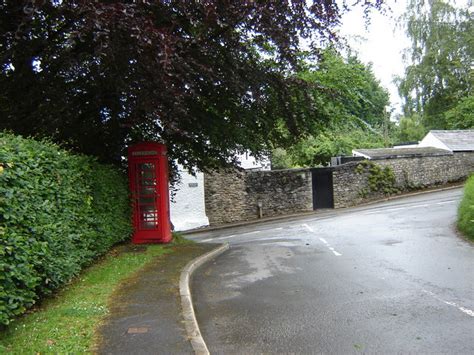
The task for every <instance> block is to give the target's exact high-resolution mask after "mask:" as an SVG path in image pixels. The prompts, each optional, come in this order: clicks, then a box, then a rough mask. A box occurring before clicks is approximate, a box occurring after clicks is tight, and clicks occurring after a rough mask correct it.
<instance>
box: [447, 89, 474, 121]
mask: <svg viewBox="0 0 474 355" xmlns="http://www.w3.org/2000/svg"><path fill="white" fill-rule="evenodd" d="M445 117H446V125H447V127H448V128H450V129H469V128H474V96H467V97H464V98H462V99H461V100H459V102H458V104H457V105H456V106H454V107H453V108H452V109H450V110H449V111H447V112H446V114H445Z"/></svg>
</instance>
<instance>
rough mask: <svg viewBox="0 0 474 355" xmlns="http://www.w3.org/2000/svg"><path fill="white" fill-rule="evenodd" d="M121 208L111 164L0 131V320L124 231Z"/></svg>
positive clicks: (125, 205) (121, 183)
mask: <svg viewBox="0 0 474 355" xmlns="http://www.w3.org/2000/svg"><path fill="white" fill-rule="evenodd" d="M129 212H130V211H129V201H128V189H127V184H126V179H125V178H124V176H123V175H122V174H121V173H120V172H119V171H117V170H116V169H115V168H113V167H110V166H104V165H101V164H99V163H97V162H96V161H95V160H94V159H93V158H91V157H87V156H83V155H76V154H72V153H69V152H67V151H65V150H63V149H61V148H59V147H58V146H56V145H54V144H52V143H50V142H46V141H42V142H38V141H35V140H32V139H24V138H22V137H18V136H14V135H12V134H8V133H0V325H2V324H3V325H6V324H8V323H9V322H10V320H11V319H12V318H13V317H15V316H18V315H21V314H22V313H24V312H25V311H26V309H28V308H29V307H31V306H32V305H33V304H34V303H35V302H36V301H37V300H38V299H39V298H40V297H42V296H43V295H46V294H49V293H51V292H52V291H53V290H54V289H57V288H58V287H59V286H61V285H64V284H65V283H67V282H68V281H69V280H71V278H73V277H74V276H75V275H77V274H78V273H79V271H80V270H81V269H82V268H83V267H84V266H86V265H88V264H89V263H90V262H91V261H92V260H93V259H94V258H95V257H97V256H99V255H101V254H103V253H104V252H105V251H107V250H108V249H109V248H110V247H111V246H112V245H113V244H115V243H117V242H119V241H122V240H124V239H126V238H128V237H129V235H130V231H131V226H130V213H129Z"/></svg>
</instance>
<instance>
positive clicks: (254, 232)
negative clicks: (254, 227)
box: [239, 231, 261, 236]
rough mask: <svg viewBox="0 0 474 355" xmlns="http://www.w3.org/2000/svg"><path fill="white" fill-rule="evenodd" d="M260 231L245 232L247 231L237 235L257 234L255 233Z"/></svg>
mask: <svg viewBox="0 0 474 355" xmlns="http://www.w3.org/2000/svg"><path fill="white" fill-rule="evenodd" d="M260 232H261V231H253V232H247V233H242V234H239V236H242V235H250V234H257V233H260Z"/></svg>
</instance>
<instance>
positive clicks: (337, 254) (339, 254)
mask: <svg viewBox="0 0 474 355" xmlns="http://www.w3.org/2000/svg"><path fill="white" fill-rule="evenodd" d="M328 248H329V250H330V251H332V252H333V253H334V255H336V256H341V255H342V254H341V253H338V252H337V251H335V250H334V248H333V247H328Z"/></svg>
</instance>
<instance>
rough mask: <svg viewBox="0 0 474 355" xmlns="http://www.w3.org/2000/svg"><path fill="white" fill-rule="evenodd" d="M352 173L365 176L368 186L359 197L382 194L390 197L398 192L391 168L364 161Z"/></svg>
mask: <svg viewBox="0 0 474 355" xmlns="http://www.w3.org/2000/svg"><path fill="white" fill-rule="evenodd" d="M354 171H355V172H356V173H357V174H366V175H367V183H368V186H367V188H366V189H362V190H361V191H360V192H359V195H360V196H361V197H363V198H365V197H367V196H368V195H369V194H370V193H377V192H378V193H383V194H384V195H391V194H395V193H397V192H399V190H398V189H397V187H396V186H395V184H396V179H395V174H394V172H393V170H392V168H391V167H389V166H386V167H385V168H382V167H381V166H380V165H378V164H375V163H374V162H372V161H369V160H364V161H362V162H360V163H359V164H357V166H356V168H355V169H354Z"/></svg>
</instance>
